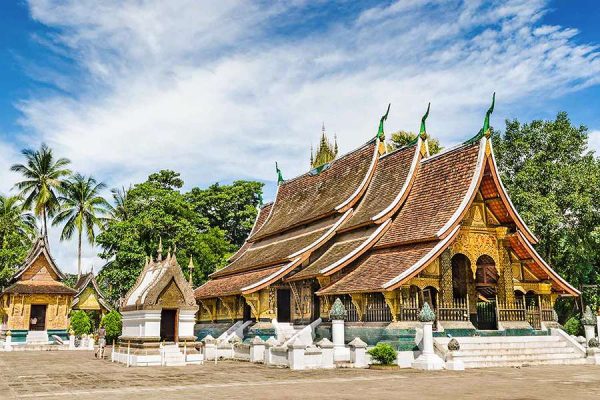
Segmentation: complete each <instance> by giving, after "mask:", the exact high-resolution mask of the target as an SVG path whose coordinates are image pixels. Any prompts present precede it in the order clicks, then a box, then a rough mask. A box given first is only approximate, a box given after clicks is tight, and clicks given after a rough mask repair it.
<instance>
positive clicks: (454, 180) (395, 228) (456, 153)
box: [376, 142, 479, 246]
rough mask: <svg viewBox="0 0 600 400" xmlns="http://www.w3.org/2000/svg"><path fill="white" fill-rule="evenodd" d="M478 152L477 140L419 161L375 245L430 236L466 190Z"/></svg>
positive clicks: (425, 238) (456, 206)
mask: <svg viewBox="0 0 600 400" xmlns="http://www.w3.org/2000/svg"><path fill="white" fill-rule="evenodd" d="M478 153H479V142H477V143H473V144H470V145H465V146H461V147H459V148H456V149H453V150H449V151H448V152H445V153H443V154H440V155H437V156H433V157H431V158H429V159H426V160H424V161H422V162H421V166H420V168H419V170H418V172H417V177H416V180H415V182H414V184H413V186H412V189H411V192H410V194H409V195H408V198H407V199H406V201H405V203H404V206H403V207H402V209H401V210H400V212H399V213H398V215H397V216H396V217H395V218H394V222H393V224H392V226H391V228H390V229H389V230H388V231H387V233H386V234H385V235H383V237H382V238H381V239H380V240H379V242H378V243H377V244H376V246H390V245H395V244H402V243H408V242H417V241H423V240H432V239H434V238H435V237H436V234H437V232H438V231H439V230H440V229H441V228H442V227H443V226H444V225H445V224H446V223H447V222H448V221H449V220H450V218H451V217H452V216H453V214H454V213H455V211H456V210H457V209H458V208H459V206H460V204H461V201H462V200H463V198H464V197H465V195H466V194H467V192H468V189H469V185H470V183H471V181H472V179H473V176H474V174H475V172H476V166H477V159H478Z"/></svg>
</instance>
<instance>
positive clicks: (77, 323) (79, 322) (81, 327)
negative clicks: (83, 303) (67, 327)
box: [70, 310, 92, 336]
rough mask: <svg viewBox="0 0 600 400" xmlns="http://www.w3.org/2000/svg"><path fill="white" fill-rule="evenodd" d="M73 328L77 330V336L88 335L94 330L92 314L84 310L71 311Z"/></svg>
mask: <svg viewBox="0 0 600 400" xmlns="http://www.w3.org/2000/svg"><path fill="white" fill-rule="evenodd" d="M70 321H71V329H73V332H75V336H81V335H87V334H88V333H90V332H91V331H92V321H91V320H90V316H89V315H87V313H86V312H85V311H83V310H75V311H73V312H71V318H70Z"/></svg>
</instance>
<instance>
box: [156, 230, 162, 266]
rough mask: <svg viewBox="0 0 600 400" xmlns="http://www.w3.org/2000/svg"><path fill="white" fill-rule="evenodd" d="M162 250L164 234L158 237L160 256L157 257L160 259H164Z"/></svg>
mask: <svg viewBox="0 0 600 400" xmlns="http://www.w3.org/2000/svg"><path fill="white" fill-rule="evenodd" d="M162 252H163V245H162V236H159V237H158V257H157V260H158V261H161V260H162Z"/></svg>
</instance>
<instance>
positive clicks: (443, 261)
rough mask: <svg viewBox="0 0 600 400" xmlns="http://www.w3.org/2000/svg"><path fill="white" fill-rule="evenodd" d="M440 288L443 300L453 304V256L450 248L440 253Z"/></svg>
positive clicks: (445, 302)
mask: <svg viewBox="0 0 600 400" xmlns="http://www.w3.org/2000/svg"><path fill="white" fill-rule="evenodd" d="M440 276H441V282H440V288H441V292H442V296H441V298H442V302H443V303H444V304H452V300H453V299H454V294H453V290H452V257H451V255H450V250H448V249H446V250H444V252H443V253H442V254H441V255H440Z"/></svg>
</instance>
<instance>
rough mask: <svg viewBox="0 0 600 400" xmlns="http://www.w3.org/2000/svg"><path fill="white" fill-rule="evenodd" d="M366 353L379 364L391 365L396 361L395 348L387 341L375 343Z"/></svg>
mask: <svg viewBox="0 0 600 400" xmlns="http://www.w3.org/2000/svg"><path fill="white" fill-rule="evenodd" d="M367 353H369V355H370V356H371V357H372V358H373V360H375V361H377V363H379V364H384V365H392V364H395V363H396V350H394V348H393V347H392V346H390V345H389V344H387V343H377V346H375V347H373V348H372V349H371V350H369V351H368V352H367Z"/></svg>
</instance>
